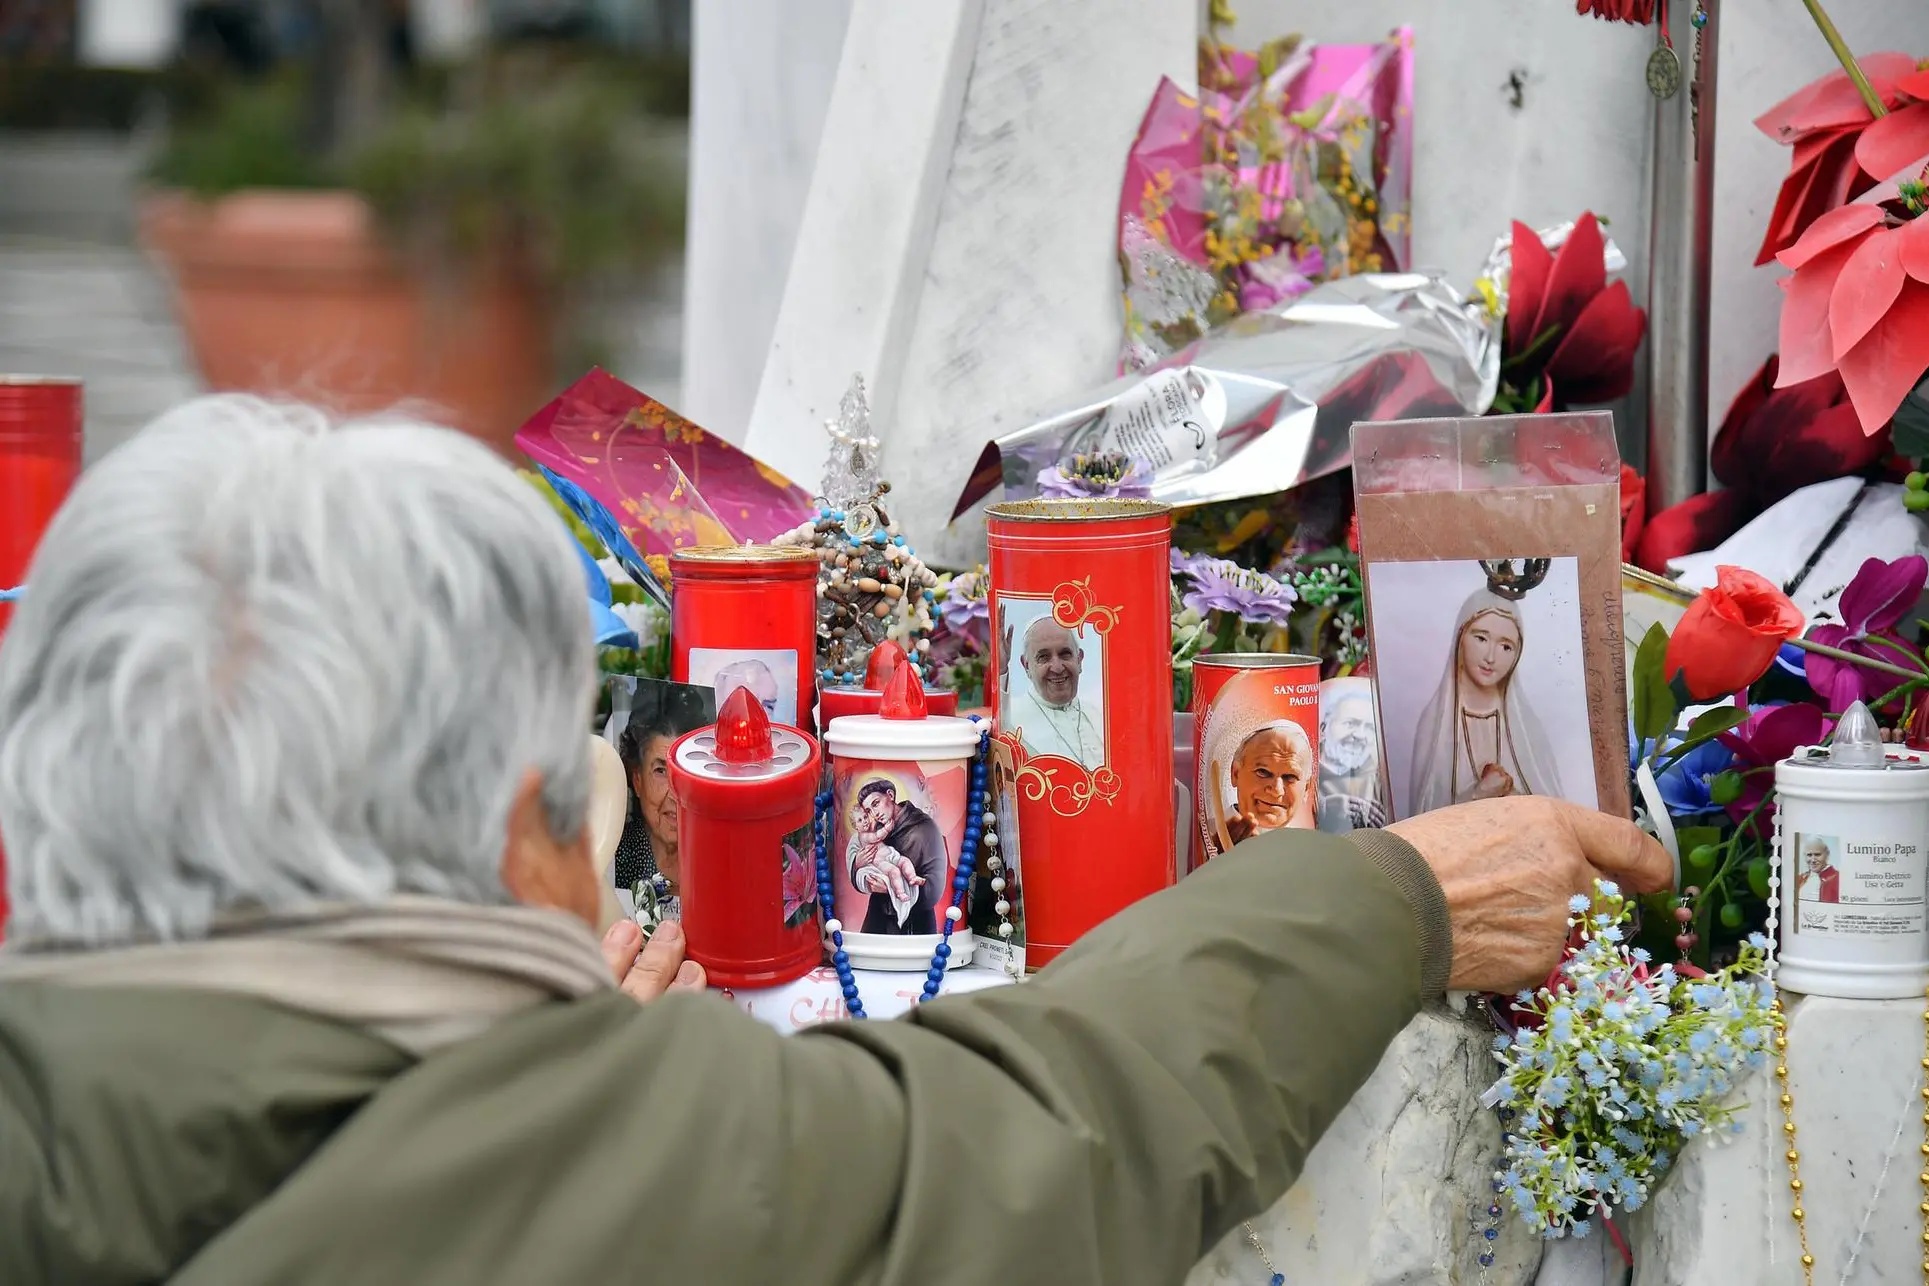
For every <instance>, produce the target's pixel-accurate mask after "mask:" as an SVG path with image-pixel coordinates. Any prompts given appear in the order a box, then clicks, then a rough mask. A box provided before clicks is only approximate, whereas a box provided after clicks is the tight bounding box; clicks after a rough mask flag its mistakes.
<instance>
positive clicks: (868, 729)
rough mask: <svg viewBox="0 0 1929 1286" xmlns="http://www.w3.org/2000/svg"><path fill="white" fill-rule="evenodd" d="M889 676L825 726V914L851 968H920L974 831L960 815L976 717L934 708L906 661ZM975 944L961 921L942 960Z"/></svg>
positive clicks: (965, 804)
mask: <svg viewBox="0 0 1929 1286" xmlns="http://www.w3.org/2000/svg"><path fill="white" fill-rule="evenodd" d="M889 684H890V691H888V692H887V693H886V694H885V695H884V698H883V700H882V702H881V703H880V705H879V707H878V712H877V713H876V714H849V715H842V716H840V717H838V718H837V719H834V720H832V721H831V722H830V724H829V725H828V726H827V727H826V729H825V733H824V747H825V749H826V751H827V752H828V753H829V756H830V780H831V826H830V841H831V842H830V850H829V854H828V855H829V857H830V864H831V896H832V897H833V898H834V899H835V901H836V906H835V907H834V908H832V914H833V916H834V918H836V919H837V920H839V921H840V922H842V924H843V926H844V950H845V951H846V952H848V953H849V955H850V958H851V963H852V964H853V965H855V966H856V967H857V968H859V969H895V970H911V969H925V968H928V967H929V966H930V964H931V959H932V952H933V951H935V950H936V949H937V946H938V944H939V943H940V942H941V941H943V940H944V939H943V933H944V923H945V918H946V913H947V912H948V911H949V910H950V908H951V906H952V904H953V903H954V902H958V901H959V899H958V898H956V897H954V896H953V894H954V891H955V884H954V881H955V880H956V878H957V875H958V866H959V861H960V859H961V858H962V857H963V855H964V845H965V841H966V839H967V837H969V838H973V839H975V838H976V835H977V831H976V829H975V828H968V825H967V823H968V822H969V817H968V814H969V812H970V810H971V802H972V801H971V798H970V778H971V759H972V756H973V755H975V754H976V753H977V750H978V725H977V724H975V723H973V722H972V721H971V720H969V719H960V718H957V717H956V716H952V715H941V714H934V713H932V712H931V710H930V708H929V706H928V705H927V704H926V701H925V692H924V685H923V684H922V683H921V682H919V680H918V676H917V671H915V670H912V669H910V668H909V667H902V668H900V669H899V670H897V671H896V672H894V673H893V675H892V676H891V679H890V680H889ZM981 806H982V804H981ZM962 911H963V907H962V905H961V906H960V913H961V914H962ZM973 946H974V942H973V939H972V936H971V931H970V929H968V928H966V927H965V926H964V925H962V924H960V925H959V926H958V928H957V929H955V930H953V932H952V935H951V954H950V956H949V957H948V959H947V962H946V963H947V964H948V966H949V967H951V968H956V967H958V966H959V965H965V964H969V963H971V955H972V949H973Z"/></svg>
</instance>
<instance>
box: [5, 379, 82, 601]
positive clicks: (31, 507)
mask: <svg viewBox="0 0 1929 1286" xmlns="http://www.w3.org/2000/svg"><path fill="white" fill-rule="evenodd" d="M80 445H81V403H80V381H79V380H73V379H58V378H54V377H43V376H29V375H0V589H12V588H13V587H14V586H16V585H18V584H20V583H21V582H22V581H24V580H26V579H27V564H28V563H30V562H32V561H33V551H34V547H35V546H36V545H38V544H39V543H40V534H41V533H42V532H43V531H45V530H46V529H47V524H48V523H49V522H51V521H53V516H54V512H55V511H56V510H58V509H59V508H60V505H61V502H62V501H63V500H65V499H66V498H67V493H68V492H69V491H70V490H72V489H73V485H74V479H76V478H78V477H79V476H80ZM12 614H13V605H12V604H11V603H0V630H5V629H6V626H7V620H8V618H9V617H11V616H12Z"/></svg>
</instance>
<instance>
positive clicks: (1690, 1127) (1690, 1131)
mask: <svg viewBox="0 0 1929 1286" xmlns="http://www.w3.org/2000/svg"><path fill="white" fill-rule="evenodd" d="M1681 1133H1682V1134H1683V1135H1684V1136H1686V1137H1687V1138H1691V1139H1692V1138H1694V1137H1695V1135H1697V1134H1700V1133H1701V1122H1700V1121H1695V1120H1687V1121H1683V1122H1682V1123H1681Z"/></svg>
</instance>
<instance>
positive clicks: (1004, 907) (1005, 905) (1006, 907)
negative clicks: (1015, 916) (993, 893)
mask: <svg viewBox="0 0 1929 1286" xmlns="http://www.w3.org/2000/svg"><path fill="white" fill-rule="evenodd" d="M992 910H994V911H996V912H997V913H998V914H999V915H1010V914H1011V903H1009V902H1007V901H1005V900H1004V899H1003V898H999V899H998V905H997V906H995V907H993V908H992Z"/></svg>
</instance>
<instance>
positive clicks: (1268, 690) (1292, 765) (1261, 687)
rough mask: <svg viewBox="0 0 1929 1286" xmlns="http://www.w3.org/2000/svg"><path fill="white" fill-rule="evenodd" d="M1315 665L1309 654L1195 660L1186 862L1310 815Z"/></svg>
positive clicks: (1315, 757) (1307, 825) (1314, 799)
mask: <svg viewBox="0 0 1929 1286" xmlns="http://www.w3.org/2000/svg"><path fill="white" fill-rule="evenodd" d="M1319 671H1320V662H1319V658H1318V657H1315V656H1284V655H1280V654H1277V653H1271V652H1228V653H1223V654H1220V655H1216V656H1215V655H1212V654H1207V655H1205V656H1201V657H1197V658H1195V659H1194V661H1193V663H1192V715H1193V718H1192V741H1193V762H1194V763H1196V764H1197V765H1198V768H1197V772H1198V778H1197V781H1196V782H1195V784H1194V787H1193V799H1194V801H1195V802H1194V810H1193V811H1194V813H1195V814H1196V817H1195V822H1194V826H1193V836H1192V846H1193V847H1192V851H1193V859H1192V865H1193V867H1195V868H1196V867H1198V866H1199V865H1201V864H1202V863H1204V862H1205V861H1207V860H1208V859H1210V858H1214V857H1217V856H1219V854H1221V853H1223V852H1225V851H1226V850H1227V849H1229V848H1231V847H1232V846H1233V845H1234V844H1238V843H1240V842H1241V841H1243V840H1248V839H1251V838H1252V837H1253V836H1255V835H1259V834H1263V833H1265V832H1266V831H1274V830H1279V829H1281V828H1282V827H1298V828H1300V829H1302V830H1311V829H1312V828H1313V827H1314V825H1315V824H1316V822H1317V821H1318V810H1319V800H1318V793H1317V791H1316V789H1315V786H1314V783H1315V782H1316V781H1317V779H1318V776H1319Z"/></svg>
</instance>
